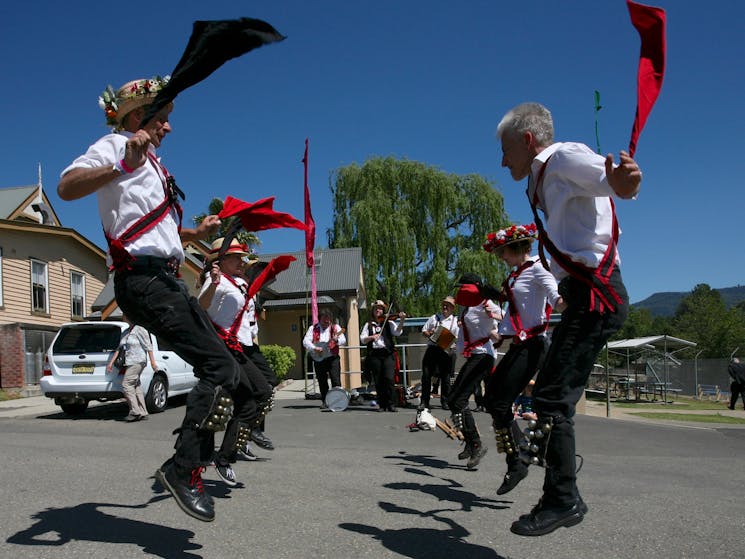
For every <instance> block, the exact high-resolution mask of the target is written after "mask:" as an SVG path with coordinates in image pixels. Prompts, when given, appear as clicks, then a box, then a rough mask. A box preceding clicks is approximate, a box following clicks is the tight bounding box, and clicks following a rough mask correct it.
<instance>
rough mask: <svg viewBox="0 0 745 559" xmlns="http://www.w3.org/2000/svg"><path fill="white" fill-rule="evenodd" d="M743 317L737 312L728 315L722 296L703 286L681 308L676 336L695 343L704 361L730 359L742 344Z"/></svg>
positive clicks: (689, 296) (730, 312)
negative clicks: (736, 348)
mask: <svg viewBox="0 0 745 559" xmlns="http://www.w3.org/2000/svg"><path fill="white" fill-rule="evenodd" d="M742 315H743V313H742V312H741V311H740V310H739V309H737V308H733V309H731V310H730V311H728V310H727V307H726V305H725V304H724V301H723V299H722V296H721V295H720V294H719V292H718V291H716V290H714V289H712V288H711V287H709V286H708V285H707V284H705V283H702V284H699V285H697V286H696V287H694V288H693V291H691V293H690V295H687V296H686V297H684V298H683V300H682V301H681V302H680V304H679V305H678V309H677V311H676V312H675V316H674V317H673V320H672V327H673V332H674V333H673V335H674V336H677V337H680V338H684V339H686V340H690V341H693V342H696V343H697V344H698V348H697V350H703V353H702V354H701V356H702V357H712V358H717V357H729V354H730V353H731V352H732V350H733V349H735V347H737V346H738V345H739V343H741V341H742V340H743V325H742Z"/></svg>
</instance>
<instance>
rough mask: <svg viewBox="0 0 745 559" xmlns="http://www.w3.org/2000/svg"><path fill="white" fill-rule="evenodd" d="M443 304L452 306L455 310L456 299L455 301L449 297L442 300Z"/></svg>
mask: <svg viewBox="0 0 745 559" xmlns="http://www.w3.org/2000/svg"><path fill="white" fill-rule="evenodd" d="M442 303H446V304H448V305H450V306H451V307H452V308H455V299H453V298H452V297H450V296H449V295H448V296H447V297H445V298H444V299H443V300H442Z"/></svg>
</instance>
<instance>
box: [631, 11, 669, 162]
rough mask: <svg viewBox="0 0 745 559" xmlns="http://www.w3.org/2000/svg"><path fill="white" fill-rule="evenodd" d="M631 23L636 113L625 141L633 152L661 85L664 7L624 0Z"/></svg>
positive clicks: (662, 73) (632, 154) (663, 51)
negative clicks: (635, 36) (636, 45)
mask: <svg viewBox="0 0 745 559" xmlns="http://www.w3.org/2000/svg"><path fill="white" fill-rule="evenodd" d="M626 5H627V6H628V8H629V15H630V16H631V23H632V24H633V25H634V27H635V28H636V30H637V31H638V32H639V37H640V38H641V52H640V54H639V71H638V74H637V83H636V96H637V100H636V116H635V117H634V126H633V128H632V130H631V140H630V141H629V155H631V156H632V157H633V156H634V152H635V151H636V142H637V140H638V139H639V135H640V134H641V132H642V128H644V124H645V123H646V122H647V117H648V116H649V113H650V112H652V107H653V106H654V103H655V101H657V96H658V95H659V94H660V89H662V80H663V78H664V77H665V50H666V41H665V19H666V18H665V10H663V9H662V8H655V7H654V6H645V5H644V4H637V3H636V2H632V1H631V0H626Z"/></svg>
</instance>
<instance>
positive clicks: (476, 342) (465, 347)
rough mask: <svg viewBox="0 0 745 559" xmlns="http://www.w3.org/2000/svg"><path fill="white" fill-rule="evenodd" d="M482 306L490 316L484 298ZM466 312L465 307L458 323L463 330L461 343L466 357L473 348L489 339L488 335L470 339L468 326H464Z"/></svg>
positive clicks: (469, 355)
mask: <svg viewBox="0 0 745 559" xmlns="http://www.w3.org/2000/svg"><path fill="white" fill-rule="evenodd" d="M483 306H484V310H485V311H486V314H487V315H489V316H491V313H490V312H489V309H487V308H486V300H484V302H483ZM466 312H467V309H466V310H464V311H463V312H462V313H461V315H460V323H461V329H462V330H463V341H464V342H465V343H464V344H463V357H465V358H466V359H468V358H469V357H471V353H472V352H473V350H474V349H475V348H477V347H480V346H482V345H484V344H485V343H486V342H488V341H489V336H486V337H485V338H479V339H478V340H474V341H473V342H472V341H471V336H470V335H469V334H468V327H467V326H466Z"/></svg>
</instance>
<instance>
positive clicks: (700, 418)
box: [632, 412, 745, 425]
mask: <svg viewBox="0 0 745 559" xmlns="http://www.w3.org/2000/svg"><path fill="white" fill-rule="evenodd" d="M632 415H638V416H639V417H643V418H645V419H656V420H660V421H689V422H697V423H729V424H735V425H742V424H745V418H741V417H730V416H729V415H722V414H720V413H717V414H712V415H698V414H695V413H666V412H639V413H633V414H632Z"/></svg>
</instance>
